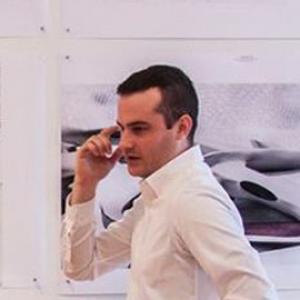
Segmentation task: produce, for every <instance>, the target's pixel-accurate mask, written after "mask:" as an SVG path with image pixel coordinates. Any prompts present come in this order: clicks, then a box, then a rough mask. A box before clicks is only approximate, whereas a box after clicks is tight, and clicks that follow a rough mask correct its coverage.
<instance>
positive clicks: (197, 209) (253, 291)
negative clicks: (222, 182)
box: [178, 190, 277, 300]
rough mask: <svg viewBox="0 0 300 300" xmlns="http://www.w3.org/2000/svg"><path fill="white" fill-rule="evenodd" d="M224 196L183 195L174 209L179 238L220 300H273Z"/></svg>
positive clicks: (216, 193) (213, 193)
mask: <svg viewBox="0 0 300 300" xmlns="http://www.w3.org/2000/svg"><path fill="white" fill-rule="evenodd" d="M224 197H225V198H224ZM226 197H227V195H224V193H222V191H218V190H217V191H207V192H203V193H201V194H195V195H185V198H184V201H180V205H179V206H178V212H179V213H178V232H179V235H180V238H181V239H182V241H183V244H184V245H185V247H186V249H187V250H188V251H189V252H190V253H191V255H192V256H193V257H194V258H195V260H196V261H197V262H198V263H199V265H200V268H202V269H203V270H204V272H206V273H207V274H208V275H209V276H210V277H211V278H212V280H213V282H214V284H215V286H216V288H217V291H218V293H219V296H220V298H221V299H223V300H253V299H255V300H275V299H277V295H276V292H275V289H274V287H273V285H272V284H271V282H270V280H269V279H268V277H267V274H266V272H265V270H264V268H263V266H262V263H261V261H260V258H259V255H258V253H257V252H256V250H255V249H253V248H252V247H251V245H250V244H249V242H248V240H247V239H246V237H245V235H244V230H243V227H242V224H241V219H240V216H239V213H238V212H237V209H236V207H235V206H234V204H233V203H232V201H231V200H230V199H229V197H228V199H227V198H226Z"/></svg>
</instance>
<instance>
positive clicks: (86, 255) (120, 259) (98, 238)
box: [61, 199, 134, 280]
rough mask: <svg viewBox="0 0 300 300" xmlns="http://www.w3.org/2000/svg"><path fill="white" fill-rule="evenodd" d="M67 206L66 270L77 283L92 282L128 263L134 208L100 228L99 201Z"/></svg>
mask: <svg viewBox="0 0 300 300" xmlns="http://www.w3.org/2000/svg"><path fill="white" fill-rule="evenodd" d="M66 202H67V207H66V214H65V217H64V220H63V223H62V233H61V239H62V241H61V243H62V254H61V257H62V268H63V271H64V273H65V275H66V276H67V277H69V278H72V279H74V280H92V279H94V278H96V277H98V276H100V275H102V274H104V273H106V272H109V271H111V270H112V269H114V268H116V267H118V266H121V265H124V263H128V262H129V259H130V243H131V233H132V228H133V222H134V217H133V215H134V212H133V210H134V208H131V209H130V210H128V211H126V212H125V214H124V217H123V218H122V219H121V220H119V221H117V222H114V223H111V224H110V225H109V226H108V228H107V229H103V228H102V230H99V229H100V227H101V226H100V220H101V216H100V214H98V213H97V211H96V209H95V199H93V200H91V201H88V202H85V203H81V204H75V205H72V206H69V205H68V201H66Z"/></svg>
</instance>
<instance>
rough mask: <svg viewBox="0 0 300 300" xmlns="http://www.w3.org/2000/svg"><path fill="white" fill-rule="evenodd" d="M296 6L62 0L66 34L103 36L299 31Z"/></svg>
mask: <svg viewBox="0 0 300 300" xmlns="http://www.w3.org/2000/svg"><path fill="white" fill-rule="evenodd" d="M299 7H300V4H299V1H297V0H265V1H261V0H243V1H236V0H213V1H209V0H207V1H205V0H198V1H193V0H175V1H174V0H173V1H170V0H165V1H157V0H144V1H137V0H114V1H107V0H77V1H72V0H63V1H62V8H63V24H64V29H65V31H66V33H67V34H68V35H70V36H72V37H105V38H112V37H116V38H139V37H143V38H157V37H159V38H210V39H211V38H224V37H225V38H291V37H299V35H300V28H299V26H297V24H298V11H299ZM220 20H221V22H220ZM261 24H264V26H261Z"/></svg>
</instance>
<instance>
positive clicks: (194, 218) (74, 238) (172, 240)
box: [62, 146, 277, 300]
mask: <svg viewBox="0 0 300 300" xmlns="http://www.w3.org/2000/svg"><path fill="white" fill-rule="evenodd" d="M140 186H141V196H140V197H139V198H138V199H137V200H136V201H135V203H134V206H133V208H131V209H130V210H128V211H127V212H126V213H125V214H124V217H123V218H122V219H121V220H120V221H117V222H114V223H112V224H110V225H109V227H108V229H107V230H105V231H99V230H97V228H98V225H97V224H98V223H99V221H98V220H99V216H98V214H97V213H96V212H95V200H91V201H89V202H87V203H83V204H77V205H73V206H71V207H69V206H68V207H67V210H66V216H65V220H64V226H63V235H62V237H63V269H64V272H65V274H66V275H67V276H69V277H70V278H73V279H75V280H92V279H93V278H96V277H97V276H100V275H101V274H103V273H105V272H108V271H109V270H112V269H113V268H116V267H118V266H120V265H122V264H124V262H128V261H130V262H131V268H130V278H129V287H128V294H127V299H128V300H196V299H197V300H199V299H203V300H208V299H211V298H210V296H209V295H208V294H207V291H208V292H209V293H211V292H212V291H211V290H210V289H208V288H207V286H206V284H207V282H211V283H212V287H213V288H214V289H215V291H216V292H217V294H218V295H219V297H220V299H224V300H225V299H226V300H246V299H247V300H271V299H272V300H274V299H277V296H276V293H275V291H274V288H273V286H272V284H271V283H270V281H269V279H268V277H267V275H266V273H265V271H264V268H263V267H262V264H261V261H260V259H259V256H258V253H257V252H256V251H255V250H254V249H253V248H252V247H251V246H250V244H249V242H248V241H247V239H246V237H245V235H244V230H243V225H242V221H241V218H240V215H239V213H238V211H237V209H236V207H235V205H234V204H233V202H232V201H231V199H230V198H229V196H228V195H227V194H226V192H225V191H224V190H223V188H222V187H221V186H220V184H219V183H218V182H217V180H216V179H215V178H214V176H213V175H212V173H211V170H210V169H209V167H208V166H207V164H206V163H205V162H204V161H203V157H202V154H201V151H200V148H199V147H198V146H194V147H192V148H190V149H189V150H187V151H185V152H184V153H182V154H181V155H179V156H177V157H176V158H175V159H173V160H172V161H170V162H169V163H167V164H166V165H164V166H163V167H162V168H161V169H159V170H158V171H156V172H155V173H153V174H152V175H151V176H149V177H148V178H146V179H144V180H143V181H142V182H141V183H140ZM204 278H208V280H204V282H205V283H204V282H203V281H202V280H203V279H204Z"/></svg>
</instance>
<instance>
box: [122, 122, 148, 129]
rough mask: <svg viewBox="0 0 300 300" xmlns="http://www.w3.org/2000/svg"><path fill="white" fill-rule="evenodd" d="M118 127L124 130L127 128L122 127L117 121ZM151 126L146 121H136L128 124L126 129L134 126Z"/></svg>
mask: <svg viewBox="0 0 300 300" xmlns="http://www.w3.org/2000/svg"><path fill="white" fill-rule="evenodd" d="M117 124H118V126H120V127H121V128H122V129H123V128H124V127H125V125H122V124H121V123H120V122H119V121H117ZM141 125H142V126H145V125H147V126H149V123H148V122H145V121H134V122H130V123H128V124H126V127H133V126H141Z"/></svg>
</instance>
